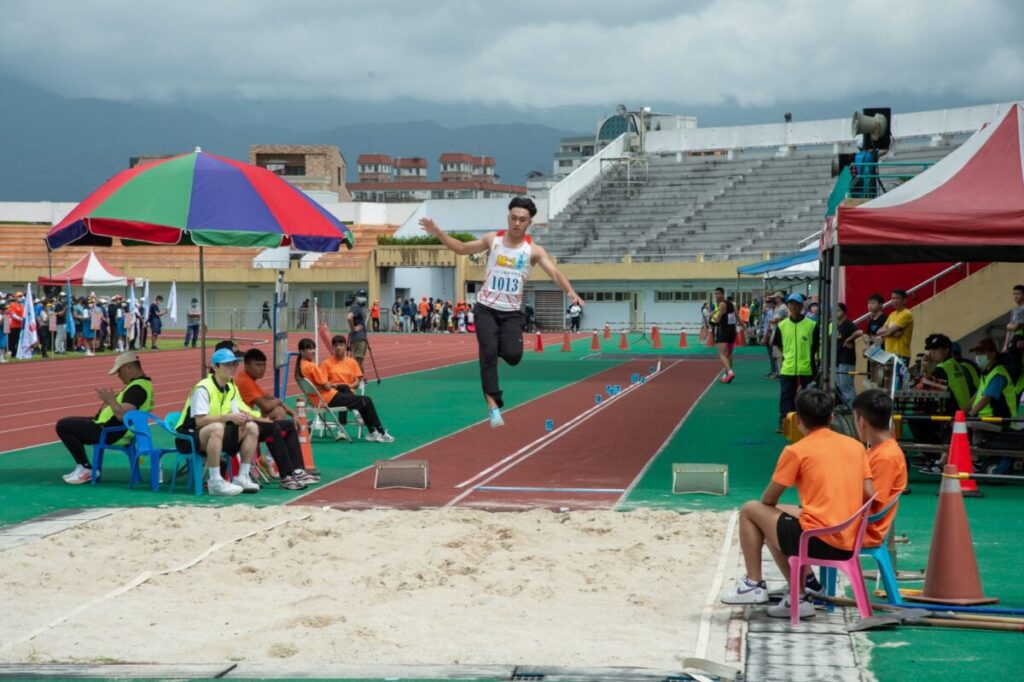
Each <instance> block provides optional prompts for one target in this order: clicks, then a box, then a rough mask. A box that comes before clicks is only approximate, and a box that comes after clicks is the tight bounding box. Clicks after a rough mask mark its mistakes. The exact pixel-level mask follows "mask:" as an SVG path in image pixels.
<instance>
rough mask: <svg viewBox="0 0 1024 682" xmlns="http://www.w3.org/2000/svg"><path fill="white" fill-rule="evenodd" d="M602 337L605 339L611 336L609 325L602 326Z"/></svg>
mask: <svg viewBox="0 0 1024 682" xmlns="http://www.w3.org/2000/svg"><path fill="white" fill-rule="evenodd" d="M604 338H605V339H610V338H612V328H611V327H609V326H608V325H605V326H604Z"/></svg>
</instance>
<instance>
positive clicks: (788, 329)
mask: <svg viewBox="0 0 1024 682" xmlns="http://www.w3.org/2000/svg"><path fill="white" fill-rule="evenodd" d="M804 300H805V299H804V296H803V294H790V295H789V297H788V298H786V305H787V306H788V307H789V317H787V318H786V319H784V320H782V321H781V322H779V324H778V326H777V327H776V328H775V338H774V340H773V341H772V344H773V345H774V346H776V347H777V348H781V349H782V364H781V366H780V367H779V428H778V430H777V433H782V422H783V420H784V419H785V418H786V415H787V414H789V413H790V412H792V411H794V410H795V409H796V407H795V405H796V394H797V391H799V390H800V389H803V388H806V387H807V386H808V385H809V384H810V383H811V379H812V377H813V376H814V374H815V369H816V365H817V362H818V348H819V346H820V345H821V340H820V339H819V338H818V323H817V322H815V321H814V320H812V319H811V318H809V317H804Z"/></svg>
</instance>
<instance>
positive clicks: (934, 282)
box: [853, 262, 971, 325]
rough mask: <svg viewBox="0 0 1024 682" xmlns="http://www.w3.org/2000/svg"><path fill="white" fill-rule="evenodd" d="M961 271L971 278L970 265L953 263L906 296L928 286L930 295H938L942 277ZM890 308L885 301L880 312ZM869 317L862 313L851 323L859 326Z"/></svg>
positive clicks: (889, 303)
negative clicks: (930, 290) (930, 289)
mask: <svg viewBox="0 0 1024 682" xmlns="http://www.w3.org/2000/svg"><path fill="white" fill-rule="evenodd" d="M962 269H966V270H965V273H964V274H965V275H966V276H967V277H970V276H971V264H970V263H965V262H961V263H953V264H952V265H950V266H949V267H948V268H946V269H944V270H942V271H941V272H937V273H935V274H934V275H932V276H931V277H929V278H928V279H926V280H924V281H923V282H921V283H919V284H915V285H914V286H912V287H910V288H909V289H907V296H909V297H912V296H913V295H914V294H916V293H917V292H918V291H921V290H922V289H924V288H925V287H927V286H928V285H931V287H932V292H931V295H932V296H935V295H936V294H938V293H939V280H940V279H942V278H943V277H945V276H946V275H951V274H953V273H954V272H959V271H960V270H962ZM891 307H892V301H886V302H885V303H883V304H882V310H886V309H888V308H891ZM869 317H871V313H864V314H863V315H861V316H860V317H858V318H857V319H856V320H854V321H853V323H854V324H857V325H859V324H860V323H861V322H864V321H866V320H867V319H868V318H869Z"/></svg>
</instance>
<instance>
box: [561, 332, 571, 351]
mask: <svg viewBox="0 0 1024 682" xmlns="http://www.w3.org/2000/svg"><path fill="white" fill-rule="evenodd" d="M570 351H572V346H570V345H569V332H565V333H564V334H563V335H562V352H563V353H568V352H570Z"/></svg>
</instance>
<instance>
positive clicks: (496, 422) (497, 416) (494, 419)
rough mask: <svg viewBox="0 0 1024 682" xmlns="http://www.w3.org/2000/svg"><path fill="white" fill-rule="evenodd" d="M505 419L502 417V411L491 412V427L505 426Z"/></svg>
mask: <svg viewBox="0 0 1024 682" xmlns="http://www.w3.org/2000/svg"><path fill="white" fill-rule="evenodd" d="M504 425H505V420H504V419H502V418H501V412H497V411H495V412H491V428H492V429H496V428H498V427H499V426H504Z"/></svg>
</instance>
